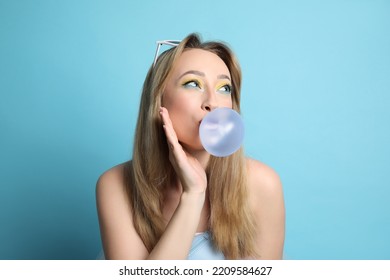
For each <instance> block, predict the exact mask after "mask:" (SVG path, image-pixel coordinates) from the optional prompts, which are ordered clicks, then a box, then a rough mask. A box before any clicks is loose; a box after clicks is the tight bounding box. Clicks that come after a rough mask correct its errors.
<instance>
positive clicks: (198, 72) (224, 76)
mask: <svg viewBox="0 0 390 280" xmlns="http://www.w3.org/2000/svg"><path fill="white" fill-rule="evenodd" d="M188 74H194V75H197V76H201V77H205V76H206V74H205V73H203V72H201V71H197V70H189V71H187V72H184V73H183V74H181V75H180V77H179V78H178V80H180V79H181V78H182V77H183V76H185V75H188ZM217 78H218V79H226V80H229V81H230V77H229V76H228V75H225V74H221V75H218V76H217Z"/></svg>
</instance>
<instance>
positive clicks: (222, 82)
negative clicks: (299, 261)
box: [96, 49, 285, 259]
mask: <svg viewBox="0 0 390 280" xmlns="http://www.w3.org/2000/svg"><path fill="white" fill-rule="evenodd" d="M230 85H231V84H230V73H229V70H228V68H227V67H226V65H225V64H224V62H223V61H222V60H221V59H220V58H219V57H218V56H217V55H215V54H213V53H211V52H208V51H205V50H199V49H191V50H186V51H185V52H184V53H183V54H182V55H181V56H180V58H179V59H178V61H177V62H176V64H175V65H174V68H173V70H172V72H171V75H170V76H169V77H168V80H167V84H166V87H165V90H164V93H163V97H162V107H161V108H160V111H159V112H160V115H161V119H162V122H163V127H164V131H165V134H166V137H167V140H168V145H169V160H170V162H171V163H172V165H173V167H174V169H175V171H176V174H177V175H178V180H177V182H176V183H175V184H174V185H172V186H168V188H167V189H166V196H165V197H166V200H165V201H164V208H163V215H164V218H165V220H166V222H167V225H166V229H165V232H164V234H163V235H162V237H161V238H160V240H159V242H158V243H157V245H156V246H155V247H154V248H153V250H152V251H151V252H148V251H147V250H146V248H145V246H144V245H143V243H142V240H141V238H140V237H139V236H138V234H137V233H136V231H135V229H134V226H133V222H132V215H131V212H130V211H129V208H128V203H129V202H128V201H127V197H126V195H125V191H124V182H123V179H122V178H123V166H124V164H121V165H118V166H116V167H113V168H112V169H110V170H108V171H106V172H105V173H104V174H103V175H101V176H100V178H99V180H98V182H97V189H96V198H97V208H98V214H99V222H100V229H101V237H102V241H103V247H104V251H105V255H106V258H107V259H186V257H187V255H188V252H189V249H190V247H191V243H192V240H193V237H194V235H195V233H196V232H201V231H205V230H207V216H208V214H209V205H208V204H207V203H205V201H207V200H206V188H207V177H206V173H205V168H206V166H207V162H208V160H209V157H210V155H209V154H208V153H207V152H206V151H205V150H204V149H203V147H202V145H201V143H200V139H199V132H198V131H199V124H200V121H201V120H202V119H203V117H204V116H205V115H206V114H207V113H208V112H210V111H211V110H213V109H215V108H218V107H229V108H232V99H231V95H230V92H229V88H230ZM247 168H248V189H249V194H250V195H249V197H250V200H249V203H250V205H251V209H252V210H253V213H254V215H255V218H256V221H257V226H258V229H257V236H256V241H257V242H256V244H257V247H258V251H259V252H261V256H260V257H261V259H280V258H282V254H283V243H284V231H285V229H284V227H285V209H284V200H283V191H282V184H281V181H280V178H279V176H278V175H277V173H276V172H275V171H274V170H273V169H271V168H270V167H268V166H266V165H265V164H263V163H261V162H259V161H256V160H254V159H249V158H248V159H247ZM178 244H180V245H178Z"/></svg>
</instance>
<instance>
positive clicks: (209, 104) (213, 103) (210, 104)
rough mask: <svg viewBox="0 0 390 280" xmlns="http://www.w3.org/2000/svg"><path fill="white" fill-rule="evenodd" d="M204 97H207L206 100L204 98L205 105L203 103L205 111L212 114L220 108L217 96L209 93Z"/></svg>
mask: <svg viewBox="0 0 390 280" xmlns="http://www.w3.org/2000/svg"><path fill="white" fill-rule="evenodd" d="M204 96H205V98H204V100H203V103H202V109H203V110H205V111H207V112H211V111H212V110H214V109H215V108H217V107H218V104H217V100H216V97H215V94H213V93H210V92H209V93H206V94H205V95H204Z"/></svg>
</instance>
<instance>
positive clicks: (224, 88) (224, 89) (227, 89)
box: [218, 84, 232, 94]
mask: <svg viewBox="0 0 390 280" xmlns="http://www.w3.org/2000/svg"><path fill="white" fill-rule="evenodd" d="M218 91H220V92H222V93H225V94H231V93H232V87H231V86H230V85H228V84H226V85H224V86H222V87H220V88H219V89H218Z"/></svg>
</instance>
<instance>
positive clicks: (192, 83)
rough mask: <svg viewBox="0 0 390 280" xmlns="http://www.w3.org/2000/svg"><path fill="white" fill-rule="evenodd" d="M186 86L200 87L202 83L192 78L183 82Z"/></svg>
mask: <svg viewBox="0 0 390 280" xmlns="http://www.w3.org/2000/svg"><path fill="white" fill-rule="evenodd" d="M183 86H184V87H185V88H200V83H199V82H198V81H196V80H191V81H188V82H185V83H184V84H183Z"/></svg>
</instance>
